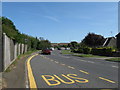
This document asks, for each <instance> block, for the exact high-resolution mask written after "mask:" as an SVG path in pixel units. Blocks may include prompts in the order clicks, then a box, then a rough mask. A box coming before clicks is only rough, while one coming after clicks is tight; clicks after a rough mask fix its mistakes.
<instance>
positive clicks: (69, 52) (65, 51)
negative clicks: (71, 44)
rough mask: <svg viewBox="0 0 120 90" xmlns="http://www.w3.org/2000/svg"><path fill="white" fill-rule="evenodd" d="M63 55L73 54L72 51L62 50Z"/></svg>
mask: <svg viewBox="0 0 120 90" xmlns="http://www.w3.org/2000/svg"><path fill="white" fill-rule="evenodd" d="M61 54H73V53H72V52H71V50H61Z"/></svg>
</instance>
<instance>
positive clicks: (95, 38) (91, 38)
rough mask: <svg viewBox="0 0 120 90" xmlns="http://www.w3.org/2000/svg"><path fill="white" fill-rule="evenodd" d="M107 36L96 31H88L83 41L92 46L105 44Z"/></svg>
mask: <svg viewBox="0 0 120 90" xmlns="http://www.w3.org/2000/svg"><path fill="white" fill-rule="evenodd" d="M104 41H105V38H104V37H103V36H101V35H97V34H95V33H88V35H87V36H86V37H85V38H84V39H83V40H82V43H83V44H85V45H87V46H90V47H97V46H101V45H103V43H104Z"/></svg>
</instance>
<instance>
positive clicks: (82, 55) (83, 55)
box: [74, 54, 105, 58]
mask: <svg viewBox="0 0 120 90" xmlns="http://www.w3.org/2000/svg"><path fill="white" fill-rule="evenodd" d="M74 56H78V57H98V58H103V57H105V56H97V55H92V54H81V55H74Z"/></svg>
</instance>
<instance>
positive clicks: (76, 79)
mask: <svg viewBox="0 0 120 90" xmlns="http://www.w3.org/2000/svg"><path fill="white" fill-rule="evenodd" d="M27 64H28V65H27V68H28V79H29V82H30V87H36V88H118V63H117V62H109V61H104V60H98V59H93V58H82V57H76V56H72V55H62V54H60V51H59V50H54V51H53V52H52V54H51V55H40V54H37V55H34V56H32V57H31V58H30V59H29V62H28V63H27Z"/></svg>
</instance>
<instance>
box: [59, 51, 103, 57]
mask: <svg viewBox="0 0 120 90" xmlns="http://www.w3.org/2000/svg"><path fill="white" fill-rule="evenodd" d="M61 53H62V54H73V55H74V56H78V57H98V58H103V57H105V56H97V55H92V54H78V53H73V52H71V50H61ZM75 54H78V55H75Z"/></svg>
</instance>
